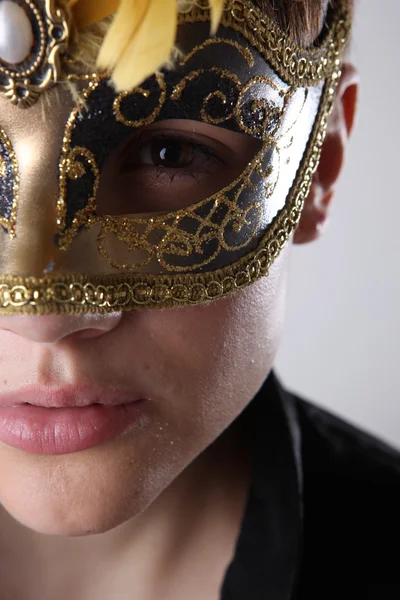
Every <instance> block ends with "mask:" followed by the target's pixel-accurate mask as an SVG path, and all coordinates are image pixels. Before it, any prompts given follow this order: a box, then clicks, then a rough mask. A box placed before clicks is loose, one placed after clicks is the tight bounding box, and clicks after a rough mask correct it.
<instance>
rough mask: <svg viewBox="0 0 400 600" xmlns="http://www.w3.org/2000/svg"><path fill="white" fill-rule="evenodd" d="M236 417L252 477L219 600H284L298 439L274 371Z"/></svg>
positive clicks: (296, 535)
mask: <svg viewBox="0 0 400 600" xmlns="http://www.w3.org/2000/svg"><path fill="white" fill-rule="evenodd" d="M238 418H239V419H243V421H245V422H246V426H247V425H248V427H249V429H248V431H249V432H251V436H252V438H253V439H254V446H253V447H254V453H253V462H252V475H251V484H250V490H249V496H248V499H247V504H246V509H245V514H244V518H243V522H242V527H241V531H240V534H239V538H238V541H237V545H236V551H235V556H234V559H233V561H232V563H231V564H230V566H229V568H228V570H227V572H226V575H225V579H224V583H223V586H222V595H221V600H289V599H290V598H292V597H293V593H294V589H295V586H296V580H297V576H298V569H299V563H300V552H301V541H302V520H303V519H302V512H303V511H302V465H301V454H300V442H301V440H300V430H299V427H298V424H297V417H296V413H295V408H294V405H293V403H292V402H291V401H290V394H288V393H287V392H286V391H285V390H284V389H283V388H282V386H281V384H280V382H279V381H278V379H277V377H276V376H275V374H274V373H273V372H272V373H271V374H270V375H269V377H268V379H267V380H266V381H265V383H264V385H263V386H262V388H261V390H260V391H259V392H258V394H257V395H256V396H255V398H254V399H253V401H252V402H251V403H250V404H249V406H248V407H247V408H246V409H245V411H244V412H243V413H242V415H240V416H239V417H238Z"/></svg>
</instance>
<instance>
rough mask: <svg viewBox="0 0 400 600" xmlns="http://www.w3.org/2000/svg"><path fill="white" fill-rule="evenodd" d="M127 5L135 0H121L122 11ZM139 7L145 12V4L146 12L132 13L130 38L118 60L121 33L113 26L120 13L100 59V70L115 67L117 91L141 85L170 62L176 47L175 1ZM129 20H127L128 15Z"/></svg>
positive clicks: (157, 1) (162, 0)
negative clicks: (117, 47)
mask: <svg viewBox="0 0 400 600" xmlns="http://www.w3.org/2000/svg"><path fill="white" fill-rule="evenodd" d="M128 2H129V3H131V2H132V0H122V2H121V8H120V10H122V8H123V5H124V4H127V3H128ZM135 4H138V3H137V2H135ZM140 4H141V8H142V9H143V6H144V4H146V10H145V12H144V13H143V10H141V11H138V12H136V13H135V14H132V13H131V16H130V21H131V23H132V29H131V31H132V34H131V39H130V41H129V43H128V44H127V45H126V44H125V45H124V48H123V49H122V52H121V53H120V57H119V58H118V60H117V61H114V57H115V56H116V54H117V52H116V50H115V45H116V44H118V46H119V50H120V49H121V46H122V44H120V43H119V40H118V36H119V33H118V32H117V30H116V29H114V24H115V22H116V21H117V18H118V17H119V16H120V14H119V12H118V13H117V17H116V19H115V22H114V23H113V24H112V25H111V27H110V31H109V33H108V34H107V37H106V39H105V41H104V44H103V47H102V49H101V51H100V55H99V59H98V66H99V67H100V68H101V69H107V68H109V67H110V66H114V65H115V69H114V72H113V74H112V81H113V83H114V86H115V89H116V91H118V92H119V91H123V90H130V89H132V88H134V87H136V86H138V85H140V84H141V83H142V82H143V81H144V80H145V79H146V78H147V77H149V76H150V75H152V74H153V73H154V72H155V71H157V70H158V69H160V68H161V67H162V66H163V64H164V63H165V62H166V61H168V59H169V58H170V56H171V52H172V50H173V48H174V44H175V38H176V30H177V23H178V8H177V2H176V0H150V1H147V2H143V3H142V2H141V3H140ZM125 8H126V7H125ZM126 18H127V19H128V15H127V17H126ZM110 56H112V60H110Z"/></svg>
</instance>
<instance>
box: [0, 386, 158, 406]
mask: <svg viewBox="0 0 400 600" xmlns="http://www.w3.org/2000/svg"><path fill="white" fill-rule="evenodd" d="M145 397H146V396H145V395H144V394H141V393H137V392H132V391H131V390H127V389H125V388H116V387H112V388H111V387H108V388H107V387H101V386H98V385H95V384H94V385H63V386H52V387H48V386H37V385H32V386H26V387H23V388H20V389H18V390H15V391H11V392H6V393H4V392H3V393H0V407H2V406H3V407H6V406H9V407H11V406H20V405H23V404H31V405H33V406H40V407H42V408H74V407H84V406H90V405H91V404H100V405H103V406H118V405H121V404H131V403H132V402H137V401H138V400H142V399H144V398H145Z"/></svg>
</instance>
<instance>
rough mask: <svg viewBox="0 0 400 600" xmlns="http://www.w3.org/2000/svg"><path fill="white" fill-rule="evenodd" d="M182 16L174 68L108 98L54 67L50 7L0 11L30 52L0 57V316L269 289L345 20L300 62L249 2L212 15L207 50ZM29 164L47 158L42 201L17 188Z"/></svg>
mask: <svg viewBox="0 0 400 600" xmlns="http://www.w3.org/2000/svg"><path fill="white" fill-rule="evenodd" d="M186 4H187V6H186V8H185V7H184V6H183V5H182V6H181V11H180V12H179V14H178V24H179V26H178V29H177V36H176V44H177V47H178V48H179V50H180V53H181V54H180V57H179V58H177V59H176V60H175V61H174V63H173V65H172V66H170V67H169V68H164V69H162V70H158V71H156V72H155V73H154V74H153V75H150V76H149V77H147V78H146V79H145V81H140V84H139V85H137V86H136V87H134V88H133V89H131V87H130V89H128V90H126V91H115V88H114V87H112V85H111V83H112V81H113V77H114V75H113V73H111V72H109V71H107V72H98V73H95V74H92V73H82V69H81V68H75V65H74V64H72V63H71V61H70V60H68V53H67V54H64V55H63V56H64V57H63V63H62V64H63V65H64V68H63V69H61V67H60V64H61V63H60V57H61V55H62V54H63V53H64V52H65V51H66V49H67V47H68V39H69V38H68V36H69V27H68V25H67V20H66V18H65V15H64V14H63V12H62V11H61V10H60V9H56V8H55V7H54V6H53V5H52V3H51V2H47V1H46V2H40V1H39V0H37V2H34V3H32V2H29V3H26V5H27V6H28V8H29V10H28V9H26V7H25V4H24V2H22V1H21V2H20V1H18V2H17V1H16V2H0V10H1V8H2V6H3V5H11V6H14V7H16V8H17V9H18V10H17V13H18V12H19V11H23V14H24V15H25V17H26V19H27V20H28V23H31V31H32V40H33V42H32V43H33V46H32V47H31V50H30V52H29V54H28V55H26V48H25V47H24V45H23V43H22V42H21V44H20V47H19V48H17V49H16V50H15V53H14V57H11V58H14V59H15V57H17V58H18V59H20V58H22V62H19V63H16V64H10V63H6V62H5V59H8V60H10V56H5V54H4V53H3V55H2V54H1V44H0V72H1V73H2V77H3V79H2V80H0V83H1V85H3V87H2V88H0V89H2V91H3V92H4V95H5V98H6V99H7V102H8V101H10V100H11V102H12V104H13V105H14V106H13V105H11V104H9V106H7V107H5V103H6V99H3V101H2V103H1V105H0V115H6V114H7V115H10V122H11V123H13V124H14V126H13V127H10V131H8V130H7V128H8V125H7V123H8V121H7V120H4V121H3V122H0V127H1V129H0V157H1V160H0V176H1V177H0V223H1V226H2V231H0V248H1V252H0V257H1V258H0V273H2V274H3V275H0V312H3V313H10V312H12V313H40V314H45V313H54V312H74V313H81V312H88V311H90V312H95V311H96V312H108V311H110V312H111V311H115V310H130V309H135V308H143V307H144V308H167V307H174V306H184V305H190V304H198V303H201V302H208V301H210V300H214V299H217V298H221V297H223V296H226V295H227V294H230V293H232V292H235V291H237V290H239V289H241V288H243V287H245V286H247V285H249V284H251V283H253V282H254V281H256V280H258V279H259V278H260V277H261V276H263V275H265V274H267V273H268V270H269V267H270V265H271V264H272V262H273V261H274V260H275V258H276V257H277V256H278V254H279V253H280V251H281V249H282V248H283V246H284V245H285V244H286V242H287V241H288V239H289V236H290V235H291V234H292V233H293V231H294V230H295V228H296V226H297V224H298V222H299V220H300V216H301V211H302V208H303V205H304V199H305V198H306V196H307V194H308V192H309V188H310V185H311V179H312V175H313V173H314V172H315V170H316V168H317V165H318V161H319V156H320V151H321V146H322V142H323V139H324V136H325V133H326V127H327V118H328V115H329V112H330V110H331V107H332V103H333V99H334V94H335V89H336V86H337V83H338V79H339V77H340V64H341V55H342V52H343V49H344V46H345V44H346V41H347V39H348V36H349V29H350V25H349V18H348V15H346V13H345V12H343V10H342V8H341V6H340V4H339V6H338V7H337V8H336V10H335V11H334V12H332V14H331V15H330V21H329V30H328V31H327V32H326V33H325V35H324V38H323V40H322V41H321V43H320V45H319V46H317V47H313V48H312V49H309V50H304V49H301V48H299V47H296V46H295V45H294V44H293V42H292V41H291V40H290V39H288V38H287V37H286V36H285V35H284V34H283V33H282V32H281V31H280V30H279V29H278V28H277V27H276V26H275V25H274V24H273V23H272V22H270V21H269V20H268V19H266V18H265V17H263V15H262V14H261V12H260V11H258V10H257V9H256V8H255V7H254V6H253V5H252V3H251V2H250V1H247V0H235V1H230V2H227V3H226V6H225V9H224V11H223V13H222V16H221V20H220V26H219V28H218V31H217V33H216V36H214V37H209V35H210V34H209V31H210V22H209V21H210V18H211V15H210V11H209V10H208V9H207V7H206V6H205V4H204V3H202V2H195V3H193V2H190V3H186ZM34 8H35V10H36V11H37V13H38V14H40V15H42V22H43V23H46V24H47V33H46V32H45V31H44V30H43V29H41V28H40V21H38V23H39V25H38V24H36V25H35V22H36V21H35V18H36V16H35V15H36V13H35V11H34ZM24 11H25V12H24ZM29 11H31V13H30V12H29ZM46 11H48V12H47V13H46ZM19 15H20V17H19V18H20V19H21V22H22V20H23V19H22V13H19ZM117 18H118V15H117ZM25 23H26V22H25ZM50 24H51V27H50ZM26 30H27V31H29V28H28V27H26ZM40 36H41V37H40ZM106 41H107V40H106ZM24 48H25V49H24ZM32 48H33V49H32ZM18 51H19V54H18ZM35 52H36V55H35ZM24 53H25V55H24ZM17 55H18V56H17ZM23 55H24V56H23ZM35 56H36V58H35ZM40 57H41V58H40ZM39 58H40V60H39ZM3 59H4V60H3ZM2 60H3V62H1V61H2ZM124 60H126V57H125V59H124ZM33 65H36V66H35V68H34V67H33ZM134 69H135V66H134V64H133V63H132V65H131V70H132V71H134ZM117 71H118V69H116V70H115V73H116V72H117ZM7 72H8V74H7ZM27 73H29V75H27ZM110 78H111V79H110ZM58 80H60V81H59V83H58V85H57V87H56V89H55V90H52V91H49V90H47V88H48V87H51V86H52V85H54V84H55V83H56V82H57V81H58ZM10 81H11V83H10ZM114 83H115V81H114ZM68 86H70V87H71V88H72V92H73V93H71V90H70V89H69V87H68ZM126 87H128V86H126ZM56 92H57V93H58V95H57V98H58V104H57V100H56ZM41 93H42V95H41V96H39V94H41ZM47 97H48V102H49V104H48V107H46V103H45V99H46V98H47ZM73 98H75V100H73ZM35 101H37V102H36V104H34V102H35ZM3 107H4V108H3ZM20 107H25V108H27V110H24V111H21V110H20ZM44 110H45V114H43V111H44ZM16 115H18V116H16ZM18 118H20V119H23V121H24V123H26V124H27V126H29V128H31V127H33V129H34V130H35V131H37V132H38V133H39V137H40V132H42V133H43V132H46V131H48V132H49V135H48V136H47V137H46V135H45V134H43V138H42V142H41V143H42V146H40V143H39V142H38V140H37V137H36V136H35V135H33V136H31V137H30V138H29V137H28V136H27V135H21V134H20V135H18V133H17V131H18V127H17V126H16V125H15V123H16V121H17V119H18ZM3 119H4V117H3ZM25 131H27V130H25ZM239 137H240V142H239V141H238V140H239ZM43 139H44V140H46V144H47V143H48V140H51V144H52V147H51V152H49V149H48V148H47V149H45V148H44V147H43ZM236 142H237V143H238V148H245V149H246V150H245V152H244V154H243V156H241V157H238V156H237V153H236V154H235V151H234V146H235V143H236ZM230 145H232V146H233V148H230V147H229V146H230ZM39 146H40V147H39ZM40 151H43V152H49V160H48V167H47V171H46V181H47V179H48V181H49V182H50V183H51V185H50V184H49V186H47V187H46V182H39V183H38V181H37V179H38V178H37V177H32V168H31V163H32V162H33V161H34V160H37V155H38V153H39V152H40ZM35 157H36V158H35ZM42 162H43V161H42ZM33 171H34V170H33ZM29 182H30V183H29ZM32 182H33V183H32ZM40 184H41V185H42V191H41V192H40V190H39V192H38V191H37V190H38V189H39V188H40ZM48 189H51V190H52V191H51V193H46V190H48ZM43 190H45V192H43Z"/></svg>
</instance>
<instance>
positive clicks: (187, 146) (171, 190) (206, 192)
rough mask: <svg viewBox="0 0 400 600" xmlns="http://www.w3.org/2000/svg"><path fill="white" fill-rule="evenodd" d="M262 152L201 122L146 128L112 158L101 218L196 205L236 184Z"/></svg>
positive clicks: (254, 143) (104, 177)
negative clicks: (238, 178)
mask: <svg viewBox="0 0 400 600" xmlns="http://www.w3.org/2000/svg"><path fill="white" fill-rule="evenodd" d="M259 150H260V142H259V140H257V139H255V138H252V137H250V136H247V135H244V134H239V133H234V132H232V131H229V130H224V131H223V132H222V130H221V129H219V128H218V127H215V126H213V125H205V124H204V123H198V122H197V121H179V120H171V121H164V122H162V123H157V124H155V125H154V127H149V128H142V129H140V130H138V131H136V132H134V134H133V135H131V136H129V138H128V139H126V140H125V141H124V142H123V144H121V146H120V147H119V148H117V149H116V150H115V152H113V154H112V155H111V156H110V157H109V160H108V161H107V164H106V166H105V168H104V170H103V172H102V174H101V178H100V185H99V189H98V193H97V197H96V205H97V206H96V213H97V214H98V215H99V216H101V215H130V214H135V213H136V214H140V213H142V214H148V213H157V212H164V211H170V210H179V209H182V208H185V207H187V206H190V205H192V204H196V203H198V202H201V201H202V200H206V199H207V198H210V197H211V196H212V195H214V194H216V193H217V192H218V191H220V190H222V189H224V188H225V187H226V186H228V185H230V184H231V183H232V182H233V181H235V179H236V178H237V177H238V176H239V175H240V173H241V172H242V171H243V170H244V169H245V167H246V166H247V165H248V164H249V162H250V161H251V160H252V158H253V157H254V156H255V154H256V152H258V151H259Z"/></svg>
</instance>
